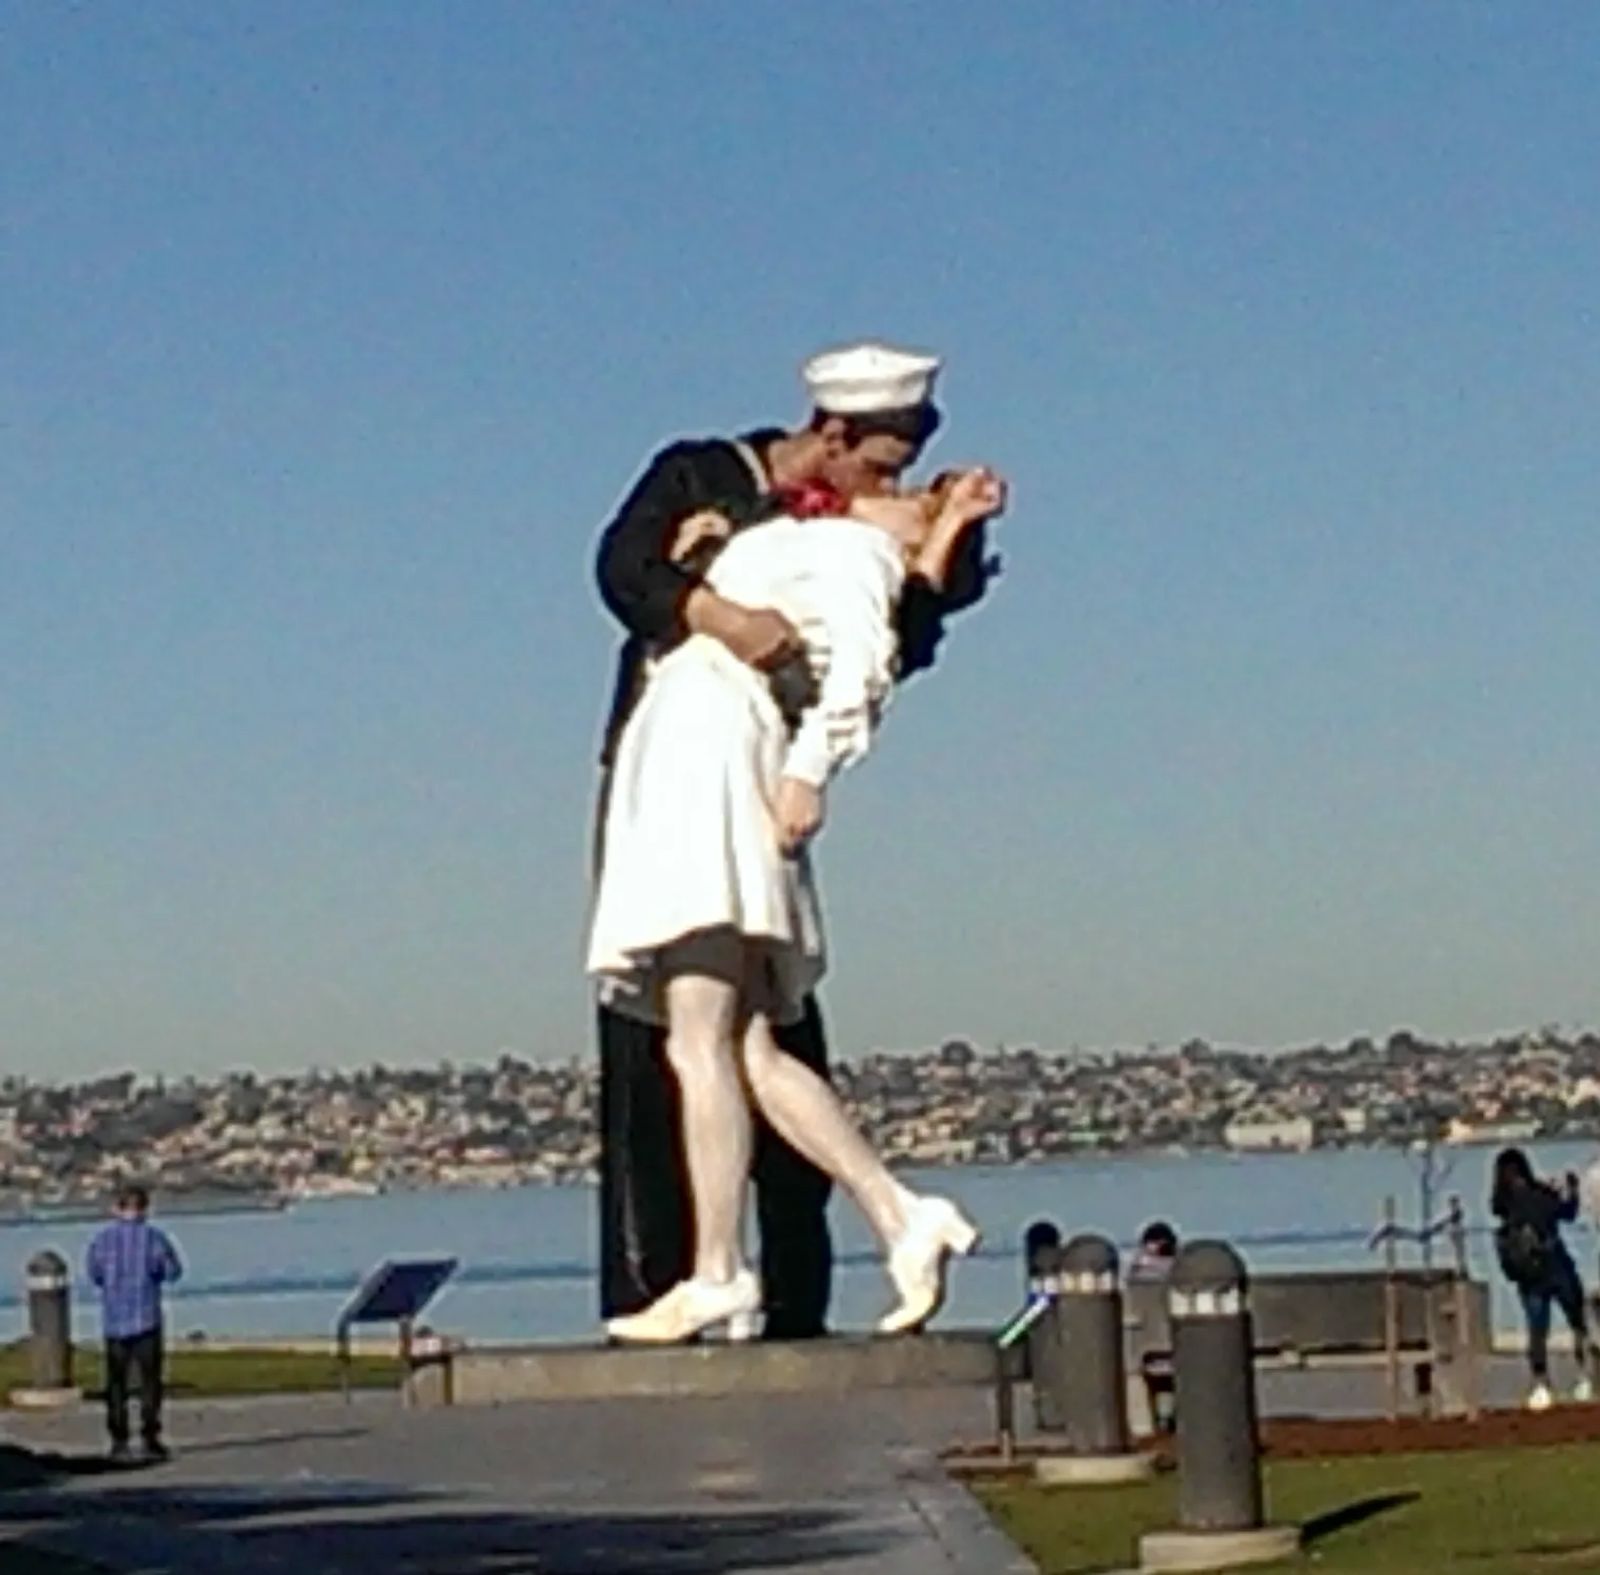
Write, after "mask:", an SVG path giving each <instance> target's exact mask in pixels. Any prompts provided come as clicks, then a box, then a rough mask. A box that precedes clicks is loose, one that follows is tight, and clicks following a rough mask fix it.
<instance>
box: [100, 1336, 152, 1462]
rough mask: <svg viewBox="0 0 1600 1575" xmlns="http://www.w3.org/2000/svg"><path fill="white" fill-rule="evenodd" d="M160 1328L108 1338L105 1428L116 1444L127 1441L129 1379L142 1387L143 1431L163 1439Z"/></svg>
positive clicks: (148, 1436) (149, 1437) (147, 1438)
mask: <svg viewBox="0 0 1600 1575" xmlns="http://www.w3.org/2000/svg"><path fill="white" fill-rule="evenodd" d="M161 1355H162V1353H161V1330H160V1329H150V1330H148V1331H146V1332H145V1333H144V1334H135V1335H131V1336H129V1337H128V1338H126V1339H115V1338H112V1337H110V1336H107V1338H106V1430H107V1431H108V1432H109V1433H110V1434H111V1442H112V1443H113V1444H126V1443H127V1442H128V1379H129V1376H130V1374H131V1375H132V1377H133V1380H134V1382H135V1383H136V1384H137V1385H138V1388H139V1421H140V1429H139V1431H140V1435H141V1436H142V1437H143V1439H144V1441H145V1442H146V1443H147V1444H158V1443H160V1442H161Z"/></svg>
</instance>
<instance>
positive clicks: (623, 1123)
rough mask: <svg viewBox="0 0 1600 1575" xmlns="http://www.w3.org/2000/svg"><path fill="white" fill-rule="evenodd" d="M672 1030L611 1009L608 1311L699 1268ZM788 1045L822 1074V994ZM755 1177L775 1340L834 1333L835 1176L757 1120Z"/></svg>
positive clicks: (603, 1078) (604, 1310) (604, 1182)
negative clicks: (670, 1049) (831, 1204)
mask: <svg viewBox="0 0 1600 1575" xmlns="http://www.w3.org/2000/svg"><path fill="white" fill-rule="evenodd" d="M665 1037H666V1036H665V1033H664V1032H663V1030H661V1029H659V1028H652V1027H650V1026H649V1025H648V1024H646V1023H641V1022H638V1021H637V1020H635V1019H634V1018H631V1017H625V1016H623V1015H622V1014H620V1013H617V1012H611V1011H607V1010H606V1008H604V1007H601V1008H600V1311H601V1316H602V1317H606V1318H614V1317H617V1316H618V1315H620V1314H624V1313H631V1312H637V1311H638V1310H639V1309H640V1308H641V1307H645V1306H648V1305H649V1303H651V1302H653V1301H654V1300H655V1299H656V1297H658V1296H660V1295H662V1294H663V1293H664V1292H666V1291H668V1290H670V1289H671V1288H672V1287H673V1286H674V1285H676V1284H677V1282H678V1281H679V1280H681V1279H683V1278H684V1277H685V1276H686V1275H687V1274H688V1272H689V1267H690V1263H691V1260H692V1257H693V1224H692V1221H691V1218H690V1204H689V1196H688V1188H687V1183H686V1178H685V1169H684V1160H683V1140H682V1132H681V1128H680V1126H679V1121H678V1087H677V1082H676V1080H675V1079H674V1078H673V1075H672V1069H671V1067H670V1066H669V1065H668V1064H667V1059H666V1049H665V1043H664V1041H665ZM775 1037H776V1039H777V1041H778V1043H779V1045H780V1046H782V1048H783V1049H784V1050H786V1051H787V1052H788V1053H789V1054H790V1055H792V1056H794V1057H795V1058H796V1059H798V1060H800V1061H803V1062H805V1064H806V1065H807V1066H809V1067H810V1068H811V1069H812V1070H813V1071H815V1072H818V1073H820V1074H821V1075H822V1076H823V1077H826V1076H827V1075H828V1047H827V1042H826V1039H825V1036H824V1033H823V1027H822V1014H821V1012H820V1011H819V1010H818V1009H817V1004H816V1001H815V1000H814V999H813V1000H808V1001H807V1002H806V1015H805V1016H804V1018H802V1019H801V1021H800V1022H798V1023H795V1024H793V1025H792V1026H791V1027H788V1028H780V1029H777V1030H775ZM751 1179H752V1181H753V1182H754V1184H755V1191H756V1218H757V1222H758V1224H759V1226H760V1231H761V1280H762V1290H763V1297H764V1302H765V1306H766V1329H765V1333H766V1335H767V1338H769V1339H778V1340H801V1339H807V1338H810V1337H812V1336H814V1335H819V1334H822V1333H823V1332H824V1328H825V1325H826V1321H827V1314H828V1299H829V1295H830V1293H831V1291H832V1284H833V1242H832V1239H831V1237H830V1236H829V1234H828V1195H829V1193H830V1192H831V1191H832V1189H833V1183H832V1182H831V1181H830V1180H829V1179H828V1177H827V1176H825V1175H824V1174H823V1173H822V1172H821V1171H820V1170H818V1169H817V1168H816V1167H815V1166H814V1165H811V1164H809V1163H808V1162H807V1161H806V1160H804V1159H802V1158H801V1157H800V1156H799V1155H798V1154H797V1153H795V1151H794V1150H793V1149H792V1148H790V1147H789V1146H788V1145H787V1144H786V1143H784V1142H783V1140H782V1139H781V1138H779V1137H778V1136H777V1134H776V1133H775V1132H773V1131H772V1130H771V1128H770V1127H768V1126H766V1124H765V1123H763V1122H758V1123H757V1126H756V1149H755V1162H754V1165H753V1167H752V1172H751Z"/></svg>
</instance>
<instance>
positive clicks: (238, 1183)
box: [0, 1028, 1600, 1218]
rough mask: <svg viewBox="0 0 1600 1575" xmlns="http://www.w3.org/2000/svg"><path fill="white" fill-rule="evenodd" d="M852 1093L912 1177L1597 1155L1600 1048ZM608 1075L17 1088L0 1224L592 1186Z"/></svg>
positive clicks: (1580, 1043) (988, 1069)
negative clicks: (426, 1192)
mask: <svg viewBox="0 0 1600 1575" xmlns="http://www.w3.org/2000/svg"><path fill="white" fill-rule="evenodd" d="M834 1078H835V1081H836V1083H837V1085H838V1087H839V1089H840V1091H841V1093H842V1094H843V1095H844V1096H845V1098H846V1099H847V1101H848V1102H849V1103H850V1105H851V1106H852V1108H853V1110H854V1111H855V1114H856V1116H857V1118H858V1119H859V1120H860V1121H861V1123H862V1124H863V1126H865V1127H866V1128H867V1130H868V1131H869V1132H870V1133H871V1134H872V1136H873V1138H874V1140H875V1141H876V1142H877V1143H878V1144H879V1145H880V1147H881V1148H882V1150H883V1151H884V1152H885V1153H887V1154H888V1155H889V1156H891V1157H892V1158H893V1159H894V1160H895V1161H898V1162H901V1163H904V1164H919V1165H949V1164H991V1165H1019V1164H1029V1163H1033V1162H1037V1161H1042V1160H1057V1159H1065V1158H1070V1157H1072V1156H1075V1155H1084V1154H1097V1153H1105V1152H1108V1151H1124V1150H1132V1149H1165V1150H1180V1151H1181V1150H1191V1149H1217V1148H1226V1149H1236V1150H1273V1149H1277V1150H1304V1149H1311V1148H1317V1147H1323V1146H1341V1145H1362V1144H1394V1143H1406V1142H1414V1141H1416V1140H1417V1139H1419V1138H1431V1139H1435V1140H1438V1141H1443V1142H1450V1143H1472V1142H1503V1141H1521V1140H1533V1139H1539V1138H1567V1137H1591V1136H1595V1135H1596V1134H1600V1035H1597V1034H1595V1033H1593V1032H1581V1033H1564V1032H1562V1031H1560V1030H1557V1029H1553V1028H1544V1029H1539V1030H1537V1031H1533V1032H1527V1033H1521V1034H1516V1035H1513V1036H1509V1037H1502V1038H1497V1039H1493V1040H1490V1041H1487V1042H1482V1043H1450V1044H1434V1043H1430V1042H1429V1041H1427V1040H1425V1039H1422V1038H1420V1037H1418V1036H1417V1035H1416V1034H1413V1033H1408V1032H1398V1033H1393V1034H1390V1035H1389V1037H1388V1038H1387V1039H1384V1040H1381V1041H1377V1040H1371V1039H1354V1040H1352V1041H1350V1042H1349V1043H1348V1044H1345V1045H1342V1046H1338V1047H1332V1046H1327V1045H1315V1046H1311V1047H1308V1048H1298V1049H1292V1050H1282V1051H1276V1052H1260V1051H1241V1050H1232V1049H1218V1048H1214V1047H1212V1046H1210V1045H1208V1044H1205V1043H1203V1042H1201V1041H1199V1040H1191V1041H1189V1042H1188V1043H1186V1044H1183V1045H1180V1046H1178V1047H1176V1048H1173V1049H1156V1048H1151V1049H1148V1050H1144V1051H1139V1052H1127V1051H1115V1052H1097V1053H1084V1052H1077V1051H1073V1052H1061V1053H1054V1052H1045V1051H1041V1050H1036V1049H1012V1048H1005V1047H1002V1048H999V1049H996V1050H988V1051H986V1050H980V1049H978V1048H975V1047H974V1046H972V1045H970V1044H968V1043H966V1042H964V1041H960V1040H952V1041H950V1042H948V1043H946V1044H944V1045H942V1046H941V1047H939V1048H938V1049H934V1050H928V1051H924V1052H921V1053H904V1054H885V1053H874V1054H872V1055H869V1056H867V1057H866V1058H865V1059H864V1060H860V1061H857V1062H854V1063H845V1064H841V1065H839V1066H838V1067H836V1068H835V1071H834ZM596 1096H597V1075H596V1072H595V1069H594V1067H593V1066H592V1065H590V1064H587V1063H584V1064H572V1063H568V1064H562V1065H552V1064H540V1063H532V1062H528V1061H525V1060H522V1059H519V1058H518V1057H516V1056H513V1055H509V1054H507V1055H502V1056H501V1057H500V1058H499V1059H498V1060H497V1061H495V1062H494V1063H493V1064H492V1065H487V1066H456V1065H452V1064H449V1063H445V1064H441V1065H439V1066H437V1067H433V1068H428V1069H421V1068H391V1067H385V1066H371V1067H368V1068H366V1069H364V1070H361V1071H343V1072H328V1071H311V1072H304V1073H300V1074H297V1075H289V1076H279V1077H262V1076H258V1075H256V1074H254V1073H251V1072H233V1073H229V1074H228V1075H226V1076H223V1077H220V1078H217V1079H215V1080H199V1079H192V1078H186V1079H183V1080H182V1081H177V1082H168V1081H163V1080H162V1079H160V1078H156V1079H149V1080H141V1079H140V1078H138V1077H136V1076H135V1075H134V1074H133V1073H131V1072H123V1073H119V1074H117V1075H115V1076H108V1077H102V1078H97V1079H95V1080H93V1081H90V1082H82V1083H75V1084H52V1083H37V1082H31V1081H29V1080H27V1079H24V1078H20V1077H6V1078H3V1079H0V1218H4V1217H8V1216H9V1217H16V1216H17V1215H18V1214H26V1213H27V1212H28V1211H30V1210H33V1209H37V1208H53V1209H59V1208H67V1207H71V1206H74V1205H83V1206H88V1205H91V1204H97V1203H98V1202H99V1201H100V1200H103V1199H104V1197H105V1196H106V1195H107V1194H108V1193H109V1192H111V1191H112V1190H114V1188H115V1187H116V1186H117V1184H118V1183H120V1182H122V1181H124V1180H129V1179H138V1180H141V1181H145V1182H147V1183H150V1184H153V1185H154V1186H156V1187H157V1189H158V1190H159V1192H160V1193H161V1195H162V1196H163V1198H164V1199H165V1200H167V1201H169V1202H172V1203H174V1204H177V1205H178V1206H183V1204H184V1203H185V1202H187V1203H189V1204H192V1205H194V1206H197V1207H198V1206H211V1205H219V1206H229V1205H230V1204H232V1205H238V1206H261V1207H273V1206H276V1205H278V1204H281V1203H285V1202H289V1201H293V1200H296V1199H301V1198H310V1197H320V1196H333V1195H340V1194H361V1193H375V1192H380V1191H385V1190H389V1189H399V1188H423V1187H456V1186H487V1187H497V1186H514V1185H518V1184H521V1183H525V1182H583V1181H586V1180H588V1179H589V1178H590V1177H591V1176H592V1174H593V1171H594V1165H595V1160H596V1155H597V1149H598V1142H597V1127H596Z"/></svg>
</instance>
